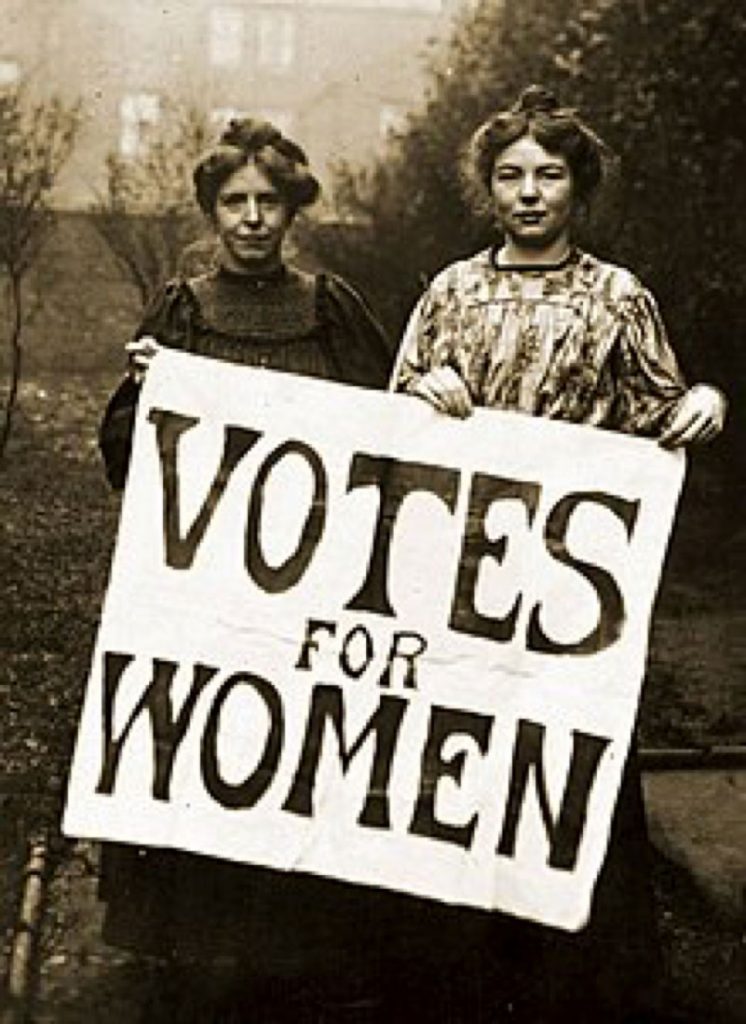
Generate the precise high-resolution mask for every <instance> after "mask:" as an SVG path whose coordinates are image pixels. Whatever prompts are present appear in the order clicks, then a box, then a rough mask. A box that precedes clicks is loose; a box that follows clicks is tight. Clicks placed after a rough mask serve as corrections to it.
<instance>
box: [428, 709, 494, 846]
mask: <svg viewBox="0 0 746 1024" xmlns="http://www.w3.org/2000/svg"><path fill="white" fill-rule="evenodd" d="M492 723H493V718H492V717H491V716H489V715H480V714H478V713H477V712H472V711H459V710H455V709H453V708H443V707H438V706H437V705H434V706H433V708H432V710H431V712H430V728H429V731H428V736H427V741H426V743H425V749H424V750H423V753H422V771H421V777H420V792H419V795H418V797H417V803H416V805H415V811H414V816H413V818H412V823H411V825H410V826H409V831H410V832H411V833H412V834H413V835H417V836H427V837H428V838H430V839H441V840H443V841H444V842H447V843H455V844H456V845H458V846H463V847H465V848H467V849H468V848H469V847H470V846H471V842H472V839H473V838H474V830H475V829H476V827H477V820H478V815H477V814H474V815H472V817H471V818H470V819H469V821H468V822H466V824H464V825H454V824H452V823H451V822H444V821H439V820H438V818H437V817H436V815H435V802H436V796H437V791H438V782H439V781H440V779H442V778H448V779H453V780H454V781H455V782H457V783H460V782H461V777H462V775H463V772H464V766H465V764H466V752H465V751H463V750H461V751H459V752H458V753H457V754H454V755H453V757H450V758H444V757H443V745H444V744H445V742H446V740H447V739H448V738H449V737H451V736H454V735H465V736H470V737H471V738H472V739H473V740H475V741H476V744H477V746H478V747H479V749H480V751H481V752H482V753H483V754H484V753H485V752H486V750H487V744H488V743H489V738H490V733H491V731H492Z"/></svg>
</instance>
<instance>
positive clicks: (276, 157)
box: [193, 117, 321, 216]
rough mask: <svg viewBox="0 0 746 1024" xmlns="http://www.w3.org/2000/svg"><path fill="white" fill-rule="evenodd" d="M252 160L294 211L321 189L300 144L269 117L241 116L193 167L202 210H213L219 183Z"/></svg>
mask: <svg viewBox="0 0 746 1024" xmlns="http://www.w3.org/2000/svg"><path fill="white" fill-rule="evenodd" d="M252 160H253V161H254V162H255V163H256V165H257V167H259V168H260V170H262V171H263V172H264V173H265V174H266V175H267V177H268V178H269V180H270V181H271V182H272V184H273V185H274V187H275V188H276V189H277V191H278V192H279V193H280V195H281V196H282V197H283V199H284V200H285V202H286V203H287V204H288V206H289V207H290V209H291V211H292V212H293V213H295V212H296V211H297V210H298V209H299V208H300V207H302V206H310V205H311V203H313V202H315V200H316V199H317V198H318V195H319V192H320V191H321V189H320V186H319V183H318V181H317V179H316V178H315V177H314V176H313V174H312V173H311V171H310V170H309V167H308V158H307V157H306V154H305V153H304V151H303V150H302V149H301V147H300V146H298V145H297V144H296V143H295V142H293V141H291V140H290V139H288V138H286V137H285V136H284V135H283V134H282V132H281V131H280V130H279V129H278V128H275V126H274V125H273V124H270V123H269V121H259V120H255V119H254V118H251V117H244V118H238V119H233V120H232V121H230V123H229V124H228V126H227V128H226V129H225V130H224V131H223V133H222V134H221V136H220V139H219V141H218V144H217V146H215V148H214V149H212V150H210V152H208V153H206V154H205V155H204V156H203V157H202V159H201V160H200V161H199V163H198V164H197V166H196V167H195V169H194V174H193V181H194V189H195V193H196V197H197V202H198V203H199V205H200V208H201V209H202V211H203V212H204V213H206V214H207V215H208V216H212V214H214V212H215V204H216V202H217V198H218V192H219V191H220V189H221V187H222V185H223V184H224V183H225V182H226V181H227V180H228V178H230V176H231V175H232V174H233V173H234V172H235V171H237V170H239V169H240V168H241V167H244V166H245V165H246V164H247V163H249V162H250V161H252Z"/></svg>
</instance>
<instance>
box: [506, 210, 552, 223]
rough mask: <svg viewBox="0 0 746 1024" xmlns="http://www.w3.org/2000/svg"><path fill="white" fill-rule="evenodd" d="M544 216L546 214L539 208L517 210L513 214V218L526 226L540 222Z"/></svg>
mask: <svg viewBox="0 0 746 1024" xmlns="http://www.w3.org/2000/svg"><path fill="white" fill-rule="evenodd" d="M545 217H546V214H545V213H543V212H542V211H541V210H519V211H518V212H517V213H515V214H514V215H513V218H514V220H517V221H518V222H519V223H520V224H524V225H527V226H530V225H533V224H541V223H542V221H543V220H544V219H545Z"/></svg>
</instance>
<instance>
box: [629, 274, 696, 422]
mask: <svg viewBox="0 0 746 1024" xmlns="http://www.w3.org/2000/svg"><path fill="white" fill-rule="evenodd" d="M618 312H619V333H618V336H617V343H616V345H615V346H614V350H613V355H612V379H613V380H614V384H615V391H616V395H615V403H614V420H615V423H614V427H615V429H617V430H620V431H623V432H624V433H629V434H640V435H643V436H652V437H655V436H657V435H659V434H660V433H661V432H662V430H663V429H664V427H665V425H666V423H667V422H668V420H669V419H670V417H671V415H672V413H673V410H674V409H675V407H676V405H677V404H678V402H679V401H680V400H681V398H682V397H683V396H684V394H685V393H686V382H685V381H684V377H683V375H682V373H681V370H680V369H679V365H678V361H677V359H676V356H675V355H674V352H673V349H672V348H671V345H670V344H669V341H668V337H667V334H666V329H665V326H664V324H663V321H662V320H661V316H660V313H659V311H658V307H657V304H656V302H655V299H654V298H653V297H652V295H651V294H650V292H648V291H647V290H646V289H645V288H643V287H642V286H638V287H637V288H635V290H634V291H633V293H632V294H631V295H629V296H627V297H626V298H625V299H624V300H623V301H622V302H621V303H620V307H619V311H618Z"/></svg>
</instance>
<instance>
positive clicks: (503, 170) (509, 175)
mask: <svg viewBox="0 0 746 1024" xmlns="http://www.w3.org/2000/svg"><path fill="white" fill-rule="evenodd" d="M520 175H521V172H520V170H519V169H518V168H517V167H496V168H495V172H494V174H493V178H494V179H495V181H516V180H517V179H518V178H519V177H520Z"/></svg>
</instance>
